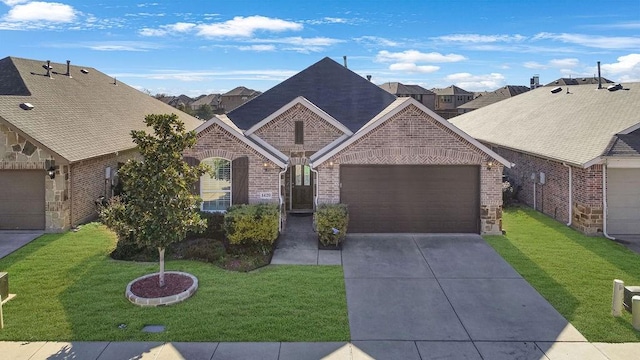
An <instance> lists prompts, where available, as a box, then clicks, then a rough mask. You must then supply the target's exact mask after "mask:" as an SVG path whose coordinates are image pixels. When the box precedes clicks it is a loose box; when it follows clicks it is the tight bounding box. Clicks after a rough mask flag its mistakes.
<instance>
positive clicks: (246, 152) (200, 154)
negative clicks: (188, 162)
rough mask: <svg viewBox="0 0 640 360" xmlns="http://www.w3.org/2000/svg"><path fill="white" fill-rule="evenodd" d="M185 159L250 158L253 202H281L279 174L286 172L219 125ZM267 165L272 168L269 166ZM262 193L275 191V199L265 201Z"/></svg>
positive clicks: (204, 134)
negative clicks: (189, 157) (261, 196)
mask: <svg viewBox="0 0 640 360" xmlns="http://www.w3.org/2000/svg"><path fill="white" fill-rule="evenodd" d="M184 156H192V157H195V158H197V159H199V160H202V159H206V158H210V157H221V158H224V159H227V160H233V159H235V158H238V157H241V156H248V157H249V203H264V202H268V203H276V204H277V203H279V197H278V194H279V191H278V173H279V172H280V171H282V169H280V168H279V167H278V166H276V165H275V164H273V163H272V162H271V161H270V160H268V159H267V158H266V157H265V156H264V155H262V154H260V153H258V152H257V151H256V150H255V149H253V148H252V147H250V146H249V145H247V144H244V143H242V142H241V141H240V140H238V139H237V138H236V137H235V136H234V135H233V134H231V133H229V132H228V131H227V130H225V129H223V128H222V127H220V126H219V125H217V124H214V125H212V126H209V127H208V128H207V129H205V130H203V131H202V132H200V133H199V134H198V143H197V144H196V146H194V147H193V148H191V149H189V150H186V151H185V152H184ZM265 163H267V165H268V166H266V167H265V166H264V164H265ZM283 184H284V183H283ZM261 192H271V193H272V194H273V197H272V198H271V199H261V198H260V193H261Z"/></svg>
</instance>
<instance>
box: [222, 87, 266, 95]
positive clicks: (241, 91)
mask: <svg viewBox="0 0 640 360" xmlns="http://www.w3.org/2000/svg"><path fill="white" fill-rule="evenodd" d="M222 95H223V96H258V95H260V91H257V90H253V89H248V88H246V87H244V86H238V87H236V88H235V89H232V90H229V91H227V92H226V93H224V94H222Z"/></svg>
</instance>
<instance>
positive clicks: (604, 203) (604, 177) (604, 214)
mask: <svg viewBox="0 0 640 360" xmlns="http://www.w3.org/2000/svg"><path fill="white" fill-rule="evenodd" d="M602 235H604V237H606V238H607V239H609V240H615V239H616V238H614V237H613V236H609V234H607V165H606V164H604V163H603V164H602Z"/></svg>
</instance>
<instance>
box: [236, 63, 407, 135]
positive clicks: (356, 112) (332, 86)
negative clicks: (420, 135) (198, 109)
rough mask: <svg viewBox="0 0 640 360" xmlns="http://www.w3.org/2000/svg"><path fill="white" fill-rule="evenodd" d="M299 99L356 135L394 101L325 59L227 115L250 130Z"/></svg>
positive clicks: (366, 82)
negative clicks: (310, 103) (304, 99)
mask: <svg viewBox="0 0 640 360" xmlns="http://www.w3.org/2000/svg"><path fill="white" fill-rule="evenodd" d="M298 96H303V97H305V98H306V99H307V100H309V101H311V102H312V103H313V104H315V105H316V106H318V107H319V108H320V109H322V110H323V111H325V112H326V113H328V114H329V115H331V116H332V117H333V118H335V119H336V120H338V121H339V122H341V123H342V124H344V125H345V126H346V127H347V128H349V130H351V131H353V132H356V131H357V130H358V129H359V128H360V127H362V125H364V124H366V123H367V122H368V121H369V120H371V118H373V117H374V116H376V114H378V113H379V112H380V111H382V110H383V109H384V108H386V107H387V106H388V105H389V104H391V103H392V102H393V101H394V100H395V99H396V97H395V96H394V95H392V94H390V93H388V92H386V91H384V90H382V89H381V88H379V87H378V86H377V85H375V84H373V83H371V82H369V81H368V80H367V79H365V78H363V77H361V76H360V75H358V74H356V73H354V72H353V71H351V70H349V69H347V68H345V67H344V66H342V65H340V64H338V63H337V62H335V61H333V60H331V59H330V58H328V57H326V58H324V59H322V60H320V61H319V62H317V63H315V64H313V65H311V66H309V67H308V68H306V69H304V70H302V71H301V72H299V73H298V74H296V75H294V76H292V77H290V78H288V79H287V80H285V81H283V82H281V83H280V84H278V85H276V86H274V87H272V88H271V89H269V90H267V91H265V92H264V93H262V94H261V95H259V96H258V97H256V98H254V99H252V100H250V101H248V102H247V103H245V104H243V105H241V106H240V107H238V108H236V109H234V110H232V111H231V112H229V113H228V114H227V116H228V117H229V119H231V120H232V121H233V122H234V123H235V124H236V125H237V126H238V127H239V128H241V129H243V130H247V129H249V128H250V127H251V126H253V125H255V124H256V123H258V122H260V121H261V120H262V119H264V118H266V117H267V116H269V115H270V114H272V113H274V112H275V111H277V110H278V109H280V108H281V107H282V106H284V105H286V104H288V103H289V102H290V101H292V100H293V99H295V98H296V97H298Z"/></svg>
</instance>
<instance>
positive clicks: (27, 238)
mask: <svg viewBox="0 0 640 360" xmlns="http://www.w3.org/2000/svg"><path fill="white" fill-rule="evenodd" d="M42 234H44V232H43V231H28V230H0V259H2V258H3V257H5V256H7V255H9V254H11V253H12V252H14V251H16V250H18V249H19V248H21V247H23V246H25V245H26V244H28V243H29V242H31V241H33V240H34V239H36V238H37V237H39V236H40V235H42Z"/></svg>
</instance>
